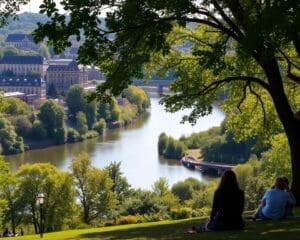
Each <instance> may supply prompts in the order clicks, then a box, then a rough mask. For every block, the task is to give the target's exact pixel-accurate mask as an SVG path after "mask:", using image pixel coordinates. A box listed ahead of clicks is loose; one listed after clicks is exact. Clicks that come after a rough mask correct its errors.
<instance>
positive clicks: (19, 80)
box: [0, 75, 44, 87]
mask: <svg viewBox="0 0 300 240" xmlns="http://www.w3.org/2000/svg"><path fill="white" fill-rule="evenodd" d="M42 84H44V81H43V79H42V78H38V77H18V76H13V77H7V76H1V75H0V87H9V86H26V87H31V86H34V87H39V86H42Z"/></svg>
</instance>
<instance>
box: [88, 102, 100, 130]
mask: <svg viewBox="0 0 300 240" xmlns="http://www.w3.org/2000/svg"><path fill="white" fill-rule="evenodd" d="M97 110H98V102H97V101H92V102H90V103H88V104H87V105H86V107H85V115H86V120H87V124H88V127H89V129H92V128H93V126H94V124H95V122H96V121H97V114H98V112H97Z"/></svg>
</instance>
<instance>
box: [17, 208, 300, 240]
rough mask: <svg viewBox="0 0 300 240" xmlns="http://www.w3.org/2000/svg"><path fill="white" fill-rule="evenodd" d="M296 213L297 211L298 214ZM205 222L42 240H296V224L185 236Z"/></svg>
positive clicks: (299, 228) (250, 225) (299, 232)
mask: <svg viewBox="0 0 300 240" xmlns="http://www.w3.org/2000/svg"><path fill="white" fill-rule="evenodd" d="M299 210H300V209H298V210H297V212H298V213H300V211H299ZM204 221H205V218H192V219H185V220H178V221H161V222H155V223H141V224H132V225H122V226H113V227H103V228H91V229H83V230H71V231H62V232H55V233H46V234H44V239H45V240H62V239H64V240H65V239H66V240H77V239H81V240H92V239H93V240H96V239H97V240H99V239H105V240H125V239H133V240H137V239H139V240H153V239H158V240H181V239H182V240H183V239H185V240H186V239H205V240H225V239H230V240H279V239H285V240H296V239H297V240H299V239H300V220H299V219H295V220H280V221H256V222H252V221H247V222H246V228H245V230H244V231H227V232H204V233H198V234H185V233H184V232H185V231H186V230H188V229H190V228H191V227H192V226H197V225H199V224H201V223H203V222H204ZM18 239H20V240H25V239H28V240H29V239H30V240H35V239H40V238H39V235H31V236H24V237H18Z"/></svg>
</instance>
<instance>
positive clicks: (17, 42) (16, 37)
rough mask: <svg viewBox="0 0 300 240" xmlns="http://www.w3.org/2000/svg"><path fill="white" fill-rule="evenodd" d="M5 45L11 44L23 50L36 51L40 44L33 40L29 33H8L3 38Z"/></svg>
mask: <svg viewBox="0 0 300 240" xmlns="http://www.w3.org/2000/svg"><path fill="white" fill-rule="evenodd" d="M5 43H6V45H7V46H12V47H15V48H18V49H21V50H24V51H36V50H38V49H39V47H40V44H39V43H38V44H36V43H35V42H34V41H33V37H32V35H29V34H9V35H8V36H7V38H6V40H5Z"/></svg>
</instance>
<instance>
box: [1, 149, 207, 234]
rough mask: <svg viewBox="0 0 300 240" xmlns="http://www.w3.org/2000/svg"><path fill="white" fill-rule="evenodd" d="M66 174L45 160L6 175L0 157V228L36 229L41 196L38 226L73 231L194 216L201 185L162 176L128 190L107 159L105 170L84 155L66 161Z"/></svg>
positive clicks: (199, 212) (117, 165)
mask: <svg viewBox="0 0 300 240" xmlns="http://www.w3.org/2000/svg"><path fill="white" fill-rule="evenodd" d="M70 169H71V172H70V173H66V172H62V171H59V170H58V169H57V168H55V167H54V166H52V165H51V164H48V163H47V164H45V163H39V164H33V165H29V164H25V165H22V166H21V167H20V169H19V170H18V171H17V172H15V173H12V172H11V171H10V170H9V166H8V164H7V163H5V162H4V161H3V158H1V159H0V180H1V181H0V213H1V214H0V222H1V223H2V226H4V225H5V226H8V225H10V228H11V229H12V230H13V232H15V230H16V228H19V227H23V228H24V229H25V228H26V229H31V230H30V231H31V232H35V233H38V232H39V231H40V228H41V227H40V225H39V220H40V215H39V213H40V212H39V206H38V204H37V197H38V195H39V194H40V193H43V194H44V195H45V204H44V205H43V212H44V225H45V226H44V230H45V231H46V232H50V231H58V230H62V229H75V228H84V227H91V226H103V225H116V224H127V223H137V222H149V221H158V220H161V219H180V218H187V217H191V216H200V215H202V214H203V211H202V210H200V209H198V207H202V206H204V205H205V204H207V202H208V200H207V199H206V198H205V199H204V200H201V202H198V200H199V199H198V198H197V199H198V200H197V206H198V207H197V208H194V206H195V202H194V200H193V198H194V197H195V196H197V195H198V194H199V193H200V192H201V190H202V189H205V188H206V187H205V184H203V183H201V182H200V181H199V180H197V179H192V178H190V179H187V180H186V181H183V182H178V183H177V184H174V185H173V186H172V188H170V187H169V185H168V182H167V180H166V179H164V178H160V179H159V180H158V181H156V182H155V183H154V184H153V187H152V190H151V191H149V190H141V189H133V188H131V187H130V184H129V183H128V181H127V179H126V178H125V177H124V176H123V174H122V172H121V170H120V163H116V162H113V163H111V164H110V165H109V166H107V167H105V168H96V167H93V166H92V165H91V160H90V158H89V156H88V155H87V154H84V153H83V154H80V155H79V156H78V157H76V158H74V159H73V160H72V163H71V166H70Z"/></svg>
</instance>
